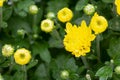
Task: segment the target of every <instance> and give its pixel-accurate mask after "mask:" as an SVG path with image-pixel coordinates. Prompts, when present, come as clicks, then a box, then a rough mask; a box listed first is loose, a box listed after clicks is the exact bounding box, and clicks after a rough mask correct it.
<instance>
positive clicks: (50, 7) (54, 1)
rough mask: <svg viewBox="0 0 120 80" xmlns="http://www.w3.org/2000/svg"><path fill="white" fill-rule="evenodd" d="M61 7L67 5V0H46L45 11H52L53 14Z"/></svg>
mask: <svg viewBox="0 0 120 80" xmlns="http://www.w3.org/2000/svg"><path fill="white" fill-rule="evenodd" d="M53 4H54V6H53ZM63 7H68V5H67V2H66V1H63V0H59V2H58V0H52V1H51V0H50V1H49V2H48V7H47V12H54V13H55V14H56V13H57V12H58V10H60V9H62V8H63Z"/></svg>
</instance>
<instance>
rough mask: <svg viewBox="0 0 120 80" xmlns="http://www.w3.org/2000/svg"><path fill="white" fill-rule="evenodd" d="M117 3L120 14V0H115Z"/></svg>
mask: <svg viewBox="0 0 120 80" xmlns="http://www.w3.org/2000/svg"><path fill="white" fill-rule="evenodd" d="M115 5H116V8H117V13H118V14H119V15H120V0H115Z"/></svg>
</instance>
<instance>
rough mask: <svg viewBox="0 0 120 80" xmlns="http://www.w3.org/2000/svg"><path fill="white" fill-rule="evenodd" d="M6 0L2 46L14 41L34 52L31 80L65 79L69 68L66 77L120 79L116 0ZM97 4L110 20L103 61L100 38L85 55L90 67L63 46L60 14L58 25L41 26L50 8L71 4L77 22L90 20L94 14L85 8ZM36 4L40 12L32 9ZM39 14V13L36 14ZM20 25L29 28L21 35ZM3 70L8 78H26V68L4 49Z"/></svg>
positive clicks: (103, 43)
mask: <svg viewBox="0 0 120 80" xmlns="http://www.w3.org/2000/svg"><path fill="white" fill-rule="evenodd" d="M11 1H12V2H10V1H8V2H4V6H3V7H2V11H3V22H2V26H1V30H0V49H2V46H3V45H4V44H11V45H13V46H14V48H15V50H16V49H18V48H22V47H24V48H26V49H28V50H30V51H31V53H32V60H31V61H30V63H29V64H27V65H26V66H27V68H26V69H27V78H28V80H63V78H62V77H61V72H62V71H63V70H67V71H68V72H69V77H68V79H66V80H90V79H87V78H86V74H89V75H90V77H91V80H98V79H99V80H119V79H120V75H119V74H116V73H115V72H114V68H115V67H116V66H119V65H120V16H118V15H117V13H116V6H115V5H114V0H11ZM88 3H89V4H93V5H94V6H95V7H96V12H98V13H99V14H100V15H102V16H104V17H105V18H106V19H107V20H108V23H109V26H108V28H107V30H106V31H105V32H104V33H102V34H100V52H101V54H100V55H101V57H100V60H101V61H100V62H98V57H97V54H96V41H94V42H93V43H92V47H91V52H90V53H88V54H87V55H86V56H85V57H86V59H87V61H88V63H89V66H90V68H89V69H86V67H85V66H84V63H83V62H82V59H81V58H75V57H74V56H73V55H72V54H71V53H69V52H67V51H66V50H65V49H64V46H63V43H62V41H63V38H64V35H65V31H64V29H65V23H61V22H60V21H59V20H58V19H57V16H56V17H55V18H54V19H53V21H54V23H55V29H54V30H53V31H52V32H50V33H45V32H43V31H41V29H40V23H41V21H42V20H44V19H46V15H47V13H48V12H53V13H54V14H55V15H57V12H58V11H59V10H60V9H61V8H63V7H69V8H70V9H71V10H72V11H73V13H74V17H73V19H72V20H71V23H73V24H80V22H81V20H83V19H84V20H86V22H87V23H89V22H90V19H91V16H92V15H91V16H88V15H86V14H85V13H84V12H83V8H84V6H86V5H87V4H88ZM33 4H36V5H37V6H38V7H39V11H38V13H37V14H36V15H32V14H30V13H29V6H30V5H33ZM35 16H36V17H35ZM19 29H23V30H25V34H24V35H22V36H21V35H19V34H18V33H17V31H18V30H19ZM0 73H1V75H2V76H3V78H4V80H23V77H24V75H25V74H24V71H23V70H22V67H21V66H20V65H17V64H16V63H15V62H13V63H11V59H10V57H8V58H6V57H4V56H3V55H2V52H1V50H0Z"/></svg>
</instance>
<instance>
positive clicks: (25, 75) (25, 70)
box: [22, 65, 27, 80]
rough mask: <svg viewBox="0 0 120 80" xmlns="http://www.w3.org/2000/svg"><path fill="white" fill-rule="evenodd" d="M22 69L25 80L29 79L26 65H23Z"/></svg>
mask: <svg viewBox="0 0 120 80" xmlns="http://www.w3.org/2000/svg"><path fill="white" fill-rule="evenodd" d="M22 70H23V71H24V77H23V80H27V69H26V65H23V66H22Z"/></svg>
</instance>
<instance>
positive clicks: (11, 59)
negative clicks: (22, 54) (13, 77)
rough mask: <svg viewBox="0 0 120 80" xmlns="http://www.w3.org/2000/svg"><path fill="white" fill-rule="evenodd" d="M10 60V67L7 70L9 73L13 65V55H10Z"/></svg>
mask: <svg viewBox="0 0 120 80" xmlns="http://www.w3.org/2000/svg"><path fill="white" fill-rule="evenodd" d="M10 61H11V63H10V68H9V71H8V73H9V74H10V73H11V71H12V69H13V65H14V58H13V56H11V57H10Z"/></svg>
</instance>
